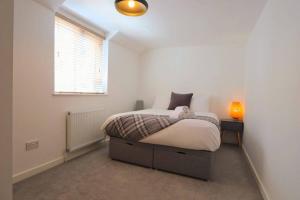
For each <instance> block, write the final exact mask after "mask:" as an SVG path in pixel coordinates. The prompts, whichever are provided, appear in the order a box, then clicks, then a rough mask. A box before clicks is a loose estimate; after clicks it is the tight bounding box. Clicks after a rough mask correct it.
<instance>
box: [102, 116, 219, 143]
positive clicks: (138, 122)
mask: <svg viewBox="0 0 300 200" xmlns="http://www.w3.org/2000/svg"><path fill="white" fill-rule="evenodd" d="M185 119H186V118H185ZM189 119H199V120H205V121H209V122H211V123H213V124H215V125H216V126H217V127H218V128H219V123H218V121H217V120H216V119H214V118H212V117H207V116H194V117H189ZM180 120H183V119H182V118H181V119H172V118H170V117H169V116H164V115H145V114H130V115H125V116H119V117H116V118H114V119H113V120H112V121H111V122H110V123H109V124H107V126H106V127H105V132H106V134H107V135H109V136H112V137H118V138H123V139H126V140H129V141H133V142H137V141H140V140H142V139H144V138H146V137H148V136H150V135H152V134H154V133H156V132H158V131H160V130H162V129H164V128H167V127H169V126H171V125H172V124H174V123H176V122H178V121H180Z"/></svg>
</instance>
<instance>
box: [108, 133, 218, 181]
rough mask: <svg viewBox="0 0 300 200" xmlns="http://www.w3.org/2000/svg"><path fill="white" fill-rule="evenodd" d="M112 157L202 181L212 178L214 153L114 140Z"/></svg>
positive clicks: (111, 147)
mask: <svg viewBox="0 0 300 200" xmlns="http://www.w3.org/2000/svg"><path fill="white" fill-rule="evenodd" d="M109 156H110V158H111V159H113V160H119V161H123V162H127V163H131V164H136V165H140V166H144V167H148V168H153V169H158V170H163V171H167V172H172V173H176V174H181V175H185V176H190V177H193V178H198V179H202V180H206V181H207V180H209V179H210V171H211V165H212V161H213V156H214V153H213V152H209V151H197V150H189V149H182V148H176V147H169V146H162V145H154V144H145V143H140V142H129V141H127V140H124V139H120V138H115V137H111V138H110V142H109Z"/></svg>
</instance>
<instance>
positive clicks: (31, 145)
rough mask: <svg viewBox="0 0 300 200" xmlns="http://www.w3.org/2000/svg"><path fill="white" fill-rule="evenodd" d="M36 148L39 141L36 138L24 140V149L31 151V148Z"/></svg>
mask: <svg viewBox="0 0 300 200" xmlns="http://www.w3.org/2000/svg"><path fill="white" fill-rule="evenodd" d="M37 148H39V141H38V140H34V141H30V142H26V151H31V150H34V149H37Z"/></svg>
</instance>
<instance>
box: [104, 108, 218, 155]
mask: <svg viewBox="0 0 300 200" xmlns="http://www.w3.org/2000/svg"><path fill="white" fill-rule="evenodd" d="M172 112H174V111H173V110H163V109H148V110H141V111H133V112H126V113H120V114H116V115H113V116H111V117H109V118H108V119H107V120H106V121H105V122H104V124H103V125H102V129H104V127H105V126H106V125H107V124H108V123H109V122H111V121H112V120H113V119H114V118H115V117H118V116H122V115H128V114H151V115H170V114H171V113H172ZM195 114H196V115H198V116H210V117H213V118H215V119H217V120H218V121H219V119H218V117H217V116H216V115H215V114H214V113H199V112H196V113H195ZM139 142H142V143H149V144H159V145H166V146H171V147H178V148H185V149H193V150H206V151H216V150H217V149H219V147H220V144H221V139H220V131H219V129H218V128H217V126H216V125H214V124H213V123H211V122H208V121H204V120H199V119H183V120H180V121H179V122H177V123H175V124H173V125H171V126H169V127H167V128H165V129H163V130H161V131H159V132H157V133H154V134H152V135H150V136H149V137H147V138H144V139H142V140H141V141H139Z"/></svg>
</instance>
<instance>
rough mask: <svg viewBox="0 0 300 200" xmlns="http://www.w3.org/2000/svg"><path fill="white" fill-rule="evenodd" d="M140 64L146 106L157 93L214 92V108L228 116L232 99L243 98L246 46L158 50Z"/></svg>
mask: <svg viewBox="0 0 300 200" xmlns="http://www.w3.org/2000/svg"><path fill="white" fill-rule="evenodd" d="M141 67H142V69H141V72H140V82H141V85H140V87H139V97H140V98H141V99H144V100H145V104H146V106H147V107H149V106H151V105H152V103H153V101H154V98H155V96H156V95H161V94H162V95H163V94H170V93H171V91H177V92H193V93H195V94H204V95H211V96H212V105H211V110H212V111H213V112H215V113H217V114H218V115H219V116H220V117H227V116H228V107H229V104H230V102H231V101H232V100H241V101H243V83H244V82H243V78H244V48H243V47H239V46H202V47H178V48H165V49H156V50H152V51H149V52H147V53H145V54H144V55H143V56H142V59H141Z"/></svg>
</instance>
